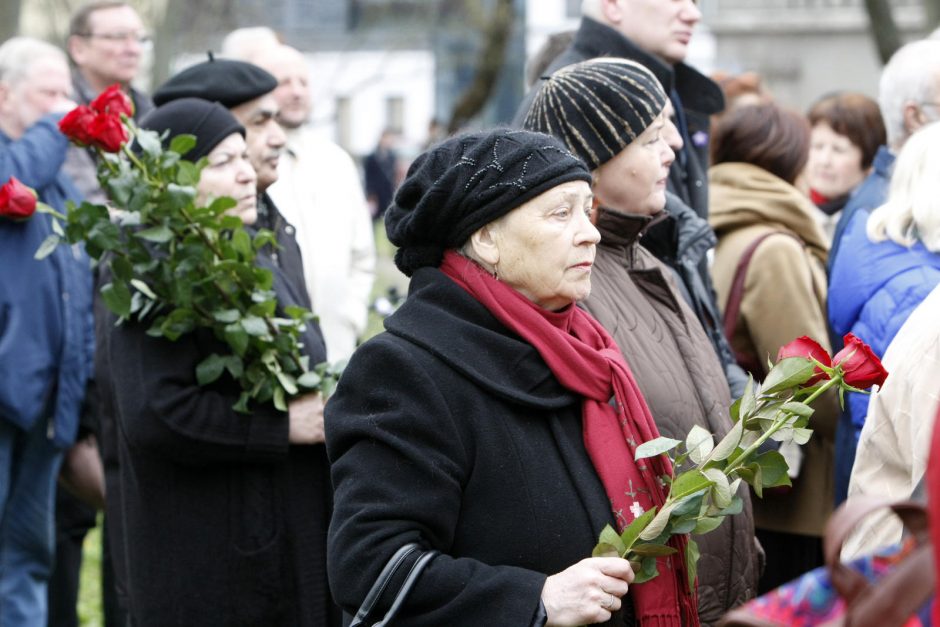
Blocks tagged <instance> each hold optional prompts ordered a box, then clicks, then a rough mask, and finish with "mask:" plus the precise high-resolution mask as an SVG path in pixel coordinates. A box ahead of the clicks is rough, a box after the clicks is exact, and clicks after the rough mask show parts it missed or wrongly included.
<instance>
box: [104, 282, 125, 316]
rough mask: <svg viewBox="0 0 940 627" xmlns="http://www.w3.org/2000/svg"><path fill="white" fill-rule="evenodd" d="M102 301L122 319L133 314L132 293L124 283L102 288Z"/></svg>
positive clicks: (109, 284)
mask: <svg viewBox="0 0 940 627" xmlns="http://www.w3.org/2000/svg"><path fill="white" fill-rule="evenodd" d="M101 300H103V301H104V304H105V305H107V306H108V309H110V310H111V311H112V312H114V313H115V314H116V315H118V316H120V317H121V318H126V317H127V316H129V315H130V314H131V292H130V290H129V289H127V284H126V283H123V282H120V281H118V282H116V283H115V282H112V283H107V284H106V285H104V286H102V288H101Z"/></svg>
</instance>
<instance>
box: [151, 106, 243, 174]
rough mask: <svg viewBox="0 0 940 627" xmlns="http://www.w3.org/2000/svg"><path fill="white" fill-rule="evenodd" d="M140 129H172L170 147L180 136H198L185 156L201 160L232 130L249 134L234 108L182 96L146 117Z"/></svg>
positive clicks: (167, 144) (167, 137)
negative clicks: (233, 112) (236, 117)
mask: <svg viewBox="0 0 940 627" xmlns="http://www.w3.org/2000/svg"><path fill="white" fill-rule="evenodd" d="M140 128H144V129H148V130H151V131H157V132H158V133H160V134H161V135H162V134H163V132H164V131H169V132H168V133H167V136H166V137H165V138H164V145H166V146H169V144H170V140H172V139H173V138H174V137H176V136H177V135H195V136H196V146H195V147H194V148H193V149H192V150H190V151H189V152H188V153H186V154H185V155H183V156H185V157H186V159H188V160H190V161H198V160H199V159H201V158H202V157H204V156H206V155H208V154H209V153H210V152H212V149H213V148H215V147H216V146H218V145H219V142H221V141H222V140H223V139H225V138H226V137H228V136H229V135H231V134H232V133H240V134H241V136H242V137H244V136H245V127H244V126H242V125H241V124H240V123H239V121H238V120H236V119H235V116H234V115H232V112H231V111H229V110H228V109H226V108H225V107H223V106H222V105H220V104H219V103H217V102H209V101H208V100H200V99H199V98H180V99H179V100H174V101H172V102H168V103H167V104H165V105H161V106H159V107H157V108H156V109H154V110H153V111H151V112H150V113H148V114H147V115H145V116H144V118H143V119H142V120H141V121H140Z"/></svg>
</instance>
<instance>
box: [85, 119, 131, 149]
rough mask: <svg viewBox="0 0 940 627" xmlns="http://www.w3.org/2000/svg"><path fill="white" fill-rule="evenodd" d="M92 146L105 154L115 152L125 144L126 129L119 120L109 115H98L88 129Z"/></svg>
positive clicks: (126, 137)
mask: <svg viewBox="0 0 940 627" xmlns="http://www.w3.org/2000/svg"><path fill="white" fill-rule="evenodd" d="M89 134H90V135H91V141H92V144H94V145H95V146H98V147H99V148H101V149H102V150H104V151H105V152H117V151H119V150H120V149H121V146H122V145H124V144H125V143H127V139H128V136H127V129H126V128H124V123H123V122H121V118H119V117H118V116H116V115H112V114H110V113H99V114H98V115H96V116H95V119H94V120H92V122H91V127H90V128H89Z"/></svg>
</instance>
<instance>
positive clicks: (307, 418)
mask: <svg viewBox="0 0 940 627" xmlns="http://www.w3.org/2000/svg"><path fill="white" fill-rule="evenodd" d="M323 405H324V402H323V395H322V394H320V393H319V392H317V393H316V394H306V395H304V396H301V397H298V398H295V399H294V400H292V401H291V402H290V403H289V404H288V405H287V415H288V417H289V419H290V431H289V435H288V439H289V441H290V443H291V444H320V443H321V442H323V441H324V440H325V437H324V430H323Z"/></svg>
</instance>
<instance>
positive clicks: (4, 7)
mask: <svg viewBox="0 0 940 627" xmlns="http://www.w3.org/2000/svg"><path fill="white" fill-rule="evenodd" d="M21 4H22V1H21V0H3V1H2V2H0V42H4V41H6V40H7V39H9V38H10V37H14V36H16V34H17V33H19V30H20V5H21Z"/></svg>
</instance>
